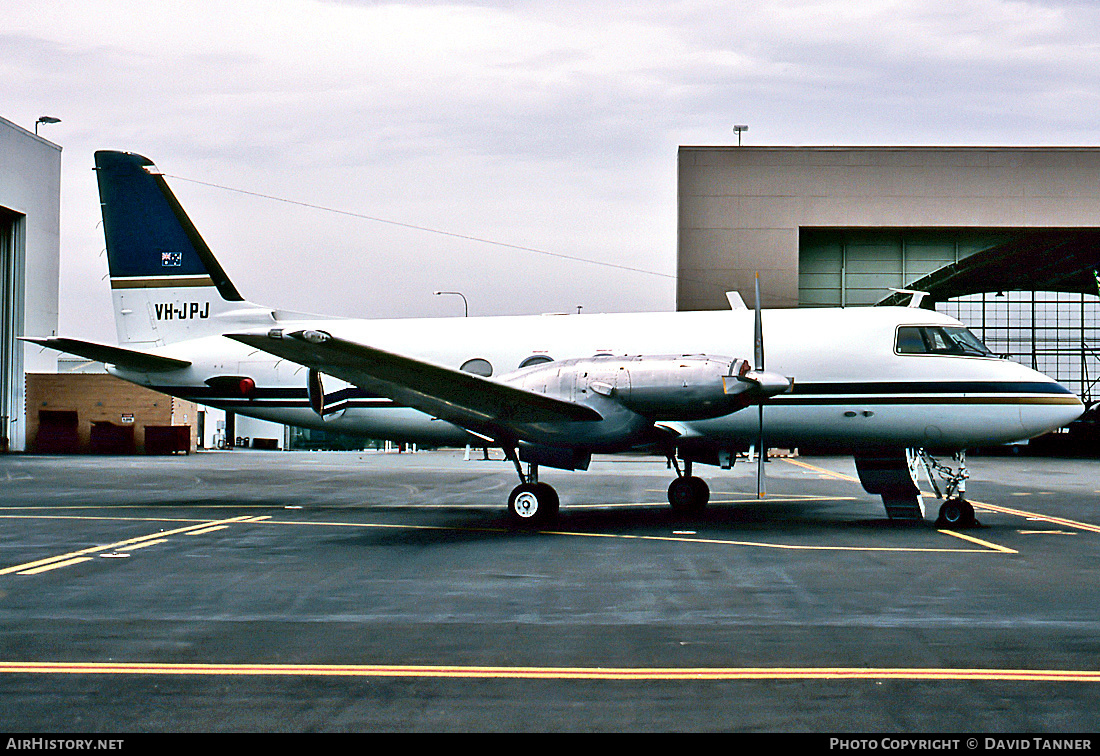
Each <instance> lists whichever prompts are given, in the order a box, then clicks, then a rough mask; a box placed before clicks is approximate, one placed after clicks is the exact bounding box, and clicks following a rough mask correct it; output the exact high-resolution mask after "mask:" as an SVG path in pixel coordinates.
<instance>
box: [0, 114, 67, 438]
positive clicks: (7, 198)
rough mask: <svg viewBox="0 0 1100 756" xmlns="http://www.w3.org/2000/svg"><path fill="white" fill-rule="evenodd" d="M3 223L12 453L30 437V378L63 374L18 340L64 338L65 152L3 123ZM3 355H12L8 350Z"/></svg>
mask: <svg viewBox="0 0 1100 756" xmlns="http://www.w3.org/2000/svg"><path fill="white" fill-rule="evenodd" d="M0 216H2V217H0V221H2V223H0V225H2V226H3V227H4V229H3V230H4V233H5V234H6V235H7V236H8V247H9V248H10V250H11V253H12V254H13V255H14V259H12V260H11V261H10V265H4V266H3V267H4V276H5V285H4V287H3V303H2V304H3V308H4V313H5V317H7V318H8V320H9V321H10V323H11V326H12V328H11V330H12V331H13V333H11V334H5V336H10V337H11V340H12V343H13V345H14V348H12V349H11V350H10V353H9V354H7V357H8V359H7V360H4V362H5V363H6V364H4V365H0V370H4V371H8V372H7V375H8V376H9V384H10V387H11V391H10V396H9V398H8V400H7V401H6V402H3V404H6V405H7V406H0V416H6V417H7V424H8V427H7V428H0V436H4V437H7V438H9V439H10V448H11V449H12V450H20V449H23V448H24V442H25V438H26V418H25V415H24V406H25V397H24V394H23V391H24V383H23V372H24V370H27V371H38V370H49V371H52V370H54V369H55V368H56V364H57V363H56V358H57V355H56V353H55V352H52V351H48V350H47V351H43V350H41V349H39V348H37V347H30V348H28V347H25V346H24V345H23V344H22V343H21V342H16V341H14V337H15V336H21V335H34V336H51V335H56V333H57V312H58V295H57V291H58V274H59V260H60V234H61V231H60V217H61V148H60V147H58V146H57V145H56V144H53V143H51V142H48V141H47V140H45V139H42V138H40V137H38V136H36V135H35V134H34V133H33V132H31V131H27V130H26V129H23V128H20V127H19V126H16V125H15V124H13V123H11V122H10V121H6V120H4V119H2V118H0ZM0 351H4V350H3V349H0Z"/></svg>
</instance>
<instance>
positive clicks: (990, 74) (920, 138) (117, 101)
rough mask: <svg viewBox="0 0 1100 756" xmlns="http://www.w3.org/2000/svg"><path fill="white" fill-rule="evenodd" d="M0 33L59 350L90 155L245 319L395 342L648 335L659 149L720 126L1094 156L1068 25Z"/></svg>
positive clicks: (598, 19)
mask: <svg viewBox="0 0 1100 756" xmlns="http://www.w3.org/2000/svg"><path fill="white" fill-rule="evenodd" d="M0 18H3V20H4V24H3V27H2V30H0V81H2V82H3V90H2V93H3V94H2V96H0V103H2V107H0V116H3V117H5V118H7V119H8V120H11V121H14V122H15V123H17V124H19V125H22V126H24V127H25V128H27V129H30V130H33V128H34V122H35V119H36V118H37V117H38V116H41V115H51V116H55V117H58V118H61V119H62V121H61V123H59V124H55V125H44V126H42V127H41V130H40V133H41V134H42V135H43V136H44V137H47V138H49V139H51V140H52V141H55V142H56V143H57V144H59V145H61V146H62V147H63V148H64V151H63V153H62V185H61V193H62V198H61V202H62V219H61V268H62V281H61V306H60V307H61V316H60V325H61V329H60V330H61V332H62V333H63V334H65V335H69V336H75V337H82V338H91V339H97V340H101V341H114V338H115V334H114V325H113V320H112V318H111V315H110V311H109V308H110V297H109V291H108V284H107V282H106V280H104V277H105V276H106V273H107V264H106V259H105V257H104V256H103V255H102V251H103V248H104V243H103V236H102V230H101V228H100V227H99V225H98V224H99V220H100V219H99V207H98V198H97V194H96V188H95V180H94V175H93V173H92V171H91V168H92V165H93V161H92V153H93V152H94V151H95V150H97V149H121V150H126V151H130V152H138V153H141V154H143V155H145V156H147V157H149V158H151V159H152V160H153V161H154V162H156V163H157V165H158V167H159V168H160V169H161V170H163V171H164V172H165V173H166V174H168V175H169V179H168V181H169V184H170V185H171V186H172V188H173V190H174V191H175V192H176V194H177V196H178V197H179V198H180V200H181V202H182V203H183V205H184V207H185V209H186V210H187V211H188V213H189V214H190V215H191V218H192V220H193V221H194V222H195V224H196V226H197V227H198V228H199V231H200V232H201V233H202V234H203V236H204V237H205V238H206V240H207V242H208V243H209V245H210V247H211V248H212V249H213V250H214V252H215V254H216V255H217V256H218V258H219V260H220V261H221V262H222V265H223V267H225V269H226V270H227V272H228V273H229V274H230V276H231V277H232V278H233V280H234V282H235V283H236V285H237V288H238V289H239V290H240V291H241V292H242V294H244V296H245V297H246V298H248V299H250V300H253V301H256V302H260V303H262V304H266V305H271V306H279V307H285V308H289V309H298V310H304V311H308V312H320V313H331V314H337V315H348V316H356V315H357V316H364V317H389V316H394V317H410V316H445V315H461V314H462V302H461V300H460V299H458V298H457V297H449V296H447V297H437V296H433V294H432V292H433V291H436V290H454V291H462V292H464V293H465V294H466V296H467V298H468V300H469V306H470V314H471V315H497V314H530V313H540V312H562V311H573V312H575V311H576V308H577V306H582V307H583V308H584V311H585V312H600V311H604V312H622V311H637V310H671V309H673V308H674V306H675V297H674V284H673V281H674V279H673V275H674V273H675V262H676V150H677V147H678V146H679V145H682V144H693V145H699V144H730V143H731V142H735V141H736V137H735V135H734V134H733V133H732V132H731V127H732V126H733V125H734V124H735V123H737V124H739V123H744V124H748V125H749V127H750V128H749V131H748V132H747V133H746V134H745V135H744V141H745V144H752V145H818V144H841V145H857V144H858V145H863V144H869V145H880V144H881V145H896V144H913V145H984V144H990V145H1096V144H1098V143H1100V137H1098V129H1100V3H1095V2H1057V1H1054V0H1051V1H1049V2H1041V1H1031V2H1028V1H1013V2H1009V1H1007V0H949V1H947V2H940V1H939V0H923V1H921V2H859V1H858V0H819V1H817V2H755V3H752V2H750V3H733V2H694V1H689V0H685V1H683V2H677V1H675V0H663V1H662V2H648V1H647V0H634V1H633V2H594V1H590V0H575V1H572V2H571V1H569V0H552V1H549V2H541V1H537V0H536V1H531V2H503V1H502V2H491V1H486V2H456V3H449V4H445V3H435V2H407V3H400V4H396V3H394V4H391V3H378V2H354V1H352V0H348V1H347V2H335V1H333V2H322V1H321V0H285V1H282V2H276V1H273V0H233V1H232V2H201V1H197V0H192V1H191V2H186V3H183V2H159V1H158V0H139V1H135V2H125V1H119V2H96V1H95V0H79V2H33V3H31V2H26V1H25V0H24V1H23V2H14V1H13V0H0ZM185 179H189V180H185ZM196 182H205V184H204V183H196ZM206 184H215V185H219V186H223V187H230V188H232V189H240V190H246V191H249V192H255V193H259V194H264V195H271V196H274V197H279V198H284V199H287V200H293V201H295V202H300V203H306V204H312V205H318V206H323V207H328V208H334V209H338V210H341V211H345V212H346V213H352V214H359V215H366V216H371V217H374V218H381V219H386V220H390V221H394V222H396V223H404V224H411V225H415V226H422V227H427V228H431V229H437V230H440V231H446V232H450V233H452V234H458V235H465V236H471V237H478V238H482V239H488V240H493V241H497V242H501V243H504V244H511V245H517V246H521V247H529V248H533V249H537V250H541V251H543V252H548V253H553V254H554V255H564V256H569V257H579V258H588V259H592V260H599V261H603V262H605V263H609V264H611V265H614V266H623V267H625V268H631V269H636V270H635V271H631V270H624V269H623V267H610V266H601V265H595V264H590V263H583V262H576V261H571V260H567V259H563V258H562V257H555V256H551V255H545V254H538V253H536V252H529V251H522V250H517V249H514V248H510V247H505V246H500V245H493V244H486V243H482V242H476V241H471V240H463V239H459V238H457V237H455V236H445V235H441V234H433V233H428V232H425V231H418V230H413V229H409V228H404V227H401V226H396V225H392V224H386V223H381V222H378V221H372V220H367V219H364V218H359V217H355V216H354V215H347V214H336V213H331V212H325V211H323V210H317V209H310V208H306V207H303V206H301V205H293V204H288V203H285V202H278V201H273V200H270V199H262V198H259V197H256V196H252V195H248V194H242V193H239V192H233V191H229V190H227V189H220V188H214V187H211V186H208V185H206ZM1098 191H1100V186H1098Z"/></svg>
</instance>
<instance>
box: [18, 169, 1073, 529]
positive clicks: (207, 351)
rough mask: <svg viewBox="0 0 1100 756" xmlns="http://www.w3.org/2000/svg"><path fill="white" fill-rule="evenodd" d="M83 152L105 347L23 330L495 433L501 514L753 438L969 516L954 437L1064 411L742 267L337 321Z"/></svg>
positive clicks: (436, 425) (1017, 383)
mask: <svg viewBox="0 0 1100 756" xmlns="http://www.w3.org/2000/svg"><path fill="white" fill-rule="evenodd" d="M95 163H96V171H97V172H98V181H99V191H100V199H101V203H102V206H103V227H104V234H105V236H106V241H107V256H108V264H109V268H110V278H111V289H112V293H113V298H114V307H115V320H116V325H117V328H118V339H119V342H120V344H122V345H123V346H108V345H103V344H96V343H91V342H86V341H78V340H74V339H65V338H28V339H26V340H27V341H31V342H33V343H36V344H40V345H43V346H46V347H51V348H54V349H58V350H60V351H66V352H70V353H73V354H77V355H80V356H83V357H85V358H88V359H94V360H100V361H103V362H105V363H107V364H108V370H109V372H110V373H112V374H114V375H116V376H118V377H120V378H123V379H125V380H128V381H132V382H134V383H137V384H140V385H142V386H148V387H150V388H153V389H156V390H157V391H161V392H164V393H166V394H171V395H173V396H177V397H181V398H184V399H188V400H191V401H195V402H198V403H200V404H205V405H210V406H213V407H219V408H222V409H225V410H227V411H232V412H236V413H240V414H242V415H247V416H252V417H257V418H262V419H266V420H274V421H277V422H281V423H287V424H291V425H297V426H302V427H309V428H324V429H333V430H339V431H344V432H349V433H356V434H361V435H362V436H364V437H368V438H377V439H382V438H384V439H391V440H395V441H404V442H414V443H420V444H430V445H444V446H459V447H461V446H465V445H474V446H477V447H485V446H493V447H500V448H501V449H503V450H504V453H505V455H506V456H507V457H508V458H509V459H510V460H512V462H513V463H514V464H515V467H516V471H517V473H518V474H519V478H520V485H518V486H517V487H516V488H515V489H514V490H513V491H512V494H511V496H510V497H509V501H508V511H509V514H510V517H511V518H512V520H513V521H514V522H515V523H517V524H520V525H527V526H543V525H545V524H547V523H549V522H551V521H552V520H553V518H555V517H556V515H557V512H558V496H557V494H556V493H555V491H554V489H553V488H551V487H550V486H549V485H547V484H545V483H540V482H539V481H538V468H539V466H540V465H541V466H549V467H554V468H559V469H566V470H584V469H587V467H588V464H589V460H590V458H591V455H592V454H594V453H614V452H624V451H636V450H646V451H651V452H653V453H659V454H662V455H664V456H666V457H667V458H668V459H669V460H670V461H671V463H672V464H673V465H675V469H676V478H675V479H674V480H673V481H672V483H671V485H670V486H669V489H668V499H669V502H670V504H671V505H672V507H673V508H674V509H676V510H679V511H686V512H699V511H701V510H702V509H703V507H705V505H706V504H707V501H708V499H709V489H708V488H707V485H706V483H705V482H703V481H702V480H701V479H700V478H698V477H695V476H694V475H693V474H692V464H693V463H702V464H712V465H718V466H721V467H724V468H728V467H730V466H731V465H732V464H733V462H734V460H735V458H736V457H737V455H738V454H739V453H740V452H744V451H747V450H749V449H750V447H754V448H755V449H756V450H757V451H758V453H757V455H756V456H757V460H758V463H757V476H758V486H759V491H760V494H761V495H763V469H764V467H763V460H764V456H765V454H764V453H759V452H761V451H765V450H766V449H767V448H768V447H799V446H807V445H812V446H813V447H814V448H816V449H831V450H835V451H841V452H845V453H851V454H853V455H854V457H855V460H856V467H857V470H858V472H859V475H860V479H861V482H862V483H863V486H864V488H865V489H866V490H867V491H869V492H871V493H874V494H880V495H881V496H882V498H883V502H884V504H885V506H886V510H887V513H888V514H889V516H890V517H891V518H899V519H900V518H906V519H917V518H923V517H924V504H923V501H922V499H921V494H920V489H919V488H918V487H917V485H916V479H917V474H918V472H920V471H921V469H922V468H923V470H924V472H925V473H926V474H927V476H928V478H929V480H930V482H931V483H932V485H933V486H934V487H935V490H936V493H937V494H938V495H939V496H941V498H944V499H945V501H944V503H943V505H942V506H941V507H940V512H939V515H940V518H941V520H943V521H945V522H946V523H947V524H949V525H955V526H968V525H972V524H974V522H975V521H974V514H973V507H971V506H970V505H969V504H968V503H967V502H966V501H965V499H964V498H963V496H962V494H963V492H964V481H965V479H966V477H967V472H966V466H965V456H964V454H963V452H964V451H965V450H966V449H967V448H970V447H975V446H987V445H993V444H1003V443H1008V442H1012V441H1018V440H1023V439H1027V438H1031V437H1034V436H1037V435H1039V434H1042V433H1045V432H1047V431H1050V430H1053V429H1055V428H1058V427H1060V426H1062V425H1064V424H1066V423H1068V422H1070V421H1071V420H1073V419H1075V418H1077V417H1078V416H1079V415H1080V414H1081V413H1082V412H1083V410H1084V407H1083V405H1082V403H1081V402H1080V400H1079V399H1078V398H1077V396H1075V395H1074V394H1072V393H1071V392H1070V391H1069V390H1067V389H1066V388H1064V387H1063V386H1061V385H1060V384H1058V383H1057V382H1055V381H1053V380H1051V379H1050V378H1048V377H1047V376H1045V375H1042V374H1041V373H1038V372H1036V371H1034V370H1030V369H1029V368H1026V367H1024V366H1022V365H1019V364H1016V363H1014V362H1010V361H1008V360H1005V359H1000V358H998V357H996V356H994V355H993V354H992V353H990V351H989V350H988V349H987V348H986V347H985V345H983V344H982V342H981V341H980V340H979V339H978V338H977V337H975V336H974V335H973V334H971V333H970V332H969V331H968V330H967V329H966V328H965V327H963V325H962V324H961V323H960V322H959V321H957V320H955V319H953V318H950V317H947V316H945V315H941V314H939V313H936V312H934V311H929V310H924V309H919V308H916V307H912V306H911V307H867V308H849V309H843V308H841V309H825V308H820V309H818V308H815V309H801V310H770V311H766V312H762V311H761V309H760V294H759V283H757V287H756V307H755V309H754V310H750V309H748V308H746V307H745V306H744V305H743V303H742V302H741V299H740V297H739V296H737V295H731V297H730V301H731V305H732V309H731V310H729V311H723V312H676V313H643V314H612V315H559V316H523V317H492V318H448V319H405V320H350V319H323V318H319V317H316V316H309V315H303V314H299V313H291V312H284V311H281V310H273V309H271V308H268V307H262V306H259V305H255V304H252V303H249V302H246V301H244V299H243V298H242V297H241V295H240V294H239V293H238V292H237V290H236V288H235V287H234V286H233V284H232V283H231V282H230V280H229V278H228V277H227V276H226V274H225V272H224V271H223V270H222V268H221V266H220V265H219V264H218V262H217V260H216V259H215V258H214V255H213V254H212V253H211V251H210V249H209V248H208V247H207V246H206V244H205V243H204V242H203V240H202V238H201V237H200V236H199V233H198V231H197V230H196V229H195V227H194V225H192V223H191V221H190V220H189V219H188V217H187V215H186V214H185V213H184V211H183V209H182V208H181V207H180V205H179V203H178V201H177V200H176V198H175V196H174V195H173V194H172V191H171V190H170V189H169V187H168V185H167V183H166V182H165V180H164V177H163V175H161V173H160V171H158V170H157V169H156V167H155V166H154V165H153V163H152V162H151V161H149V160H148V159H147V158H144V157H142V156H140V155H135V154H130V153H123V152H97V153H96V155H95ZM765 333H766V334H767V337H768V369H767V370H765V363H764V339H763V336H764V334H765ZM930 451H933V452H937V453H938V452H939V451H945V452H947V453H950V454H952V455H953V459H954V462H953V463H952V464H943V463H941V462H939V461H937V460H936V459H935V458H933V457H932V456H931V455H930V454H929V452H930ZM681 461H682V462H683V463H684V464H683V466H681V464H680V462H681ZM522 463H527V469H526V470H524V467H523V464H522ZM956 468H957V469H956ZM933 473H935V474H937V475H940V476H941V478H942V480H943V481H945V482H946V486H945V491H944V492H941V491H940V489H939V487H938V485H937V484H936V482H935V475H934V474H933Z"/></svg>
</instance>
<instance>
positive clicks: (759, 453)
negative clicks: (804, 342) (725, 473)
mask: <svg viewBox="0 0 1100 756" xmlns="http://www.w3.org/2000/svg"><path fill="white" fill-rule="evenodd" d="M752 346H753V367H754V368H756V372H757V373H763V372H764V321H763V318H762V317H761V314H760V273H759V272H757V274H756V318H755V322H754V324H753V344H752ZM756 408H757V412H758V415H757V424H758V425H757V430H758V433H757V436H756V498H758V499H763V498H764V457H765V455H766V452H765V451H764V397H760V403H759V404H757V405H756Z"/></svg>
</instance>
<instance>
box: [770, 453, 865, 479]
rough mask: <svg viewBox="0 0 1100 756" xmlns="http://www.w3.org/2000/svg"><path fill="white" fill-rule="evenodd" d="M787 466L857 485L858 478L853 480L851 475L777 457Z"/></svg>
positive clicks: (788, 458)
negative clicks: (802, 468)
mask: <svg viewBox="0 0 1100 756" xmlns="http://www.w3.org/2000/svg"><path fill="white" fill-rule="evenodd" d="M779 459H781V460H783V461H784V462H786V463H787V464H789V465H798V466H799V467H805V468H806V469H807V470H813V471H814V472H816V473H822V474H824V475H831V476H832V477H834V478H839V479H840V480H846V481H848V482H850V483H859V478H853V477H852V476H851V475H845V474H844V473H838V472H833V471H832V470H826V469H825V468H824V467H818V466H817V465H811V464H810V463H809V462H803V461H802V460H800V459H791V458H790V457H779Z"/></svg>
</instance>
